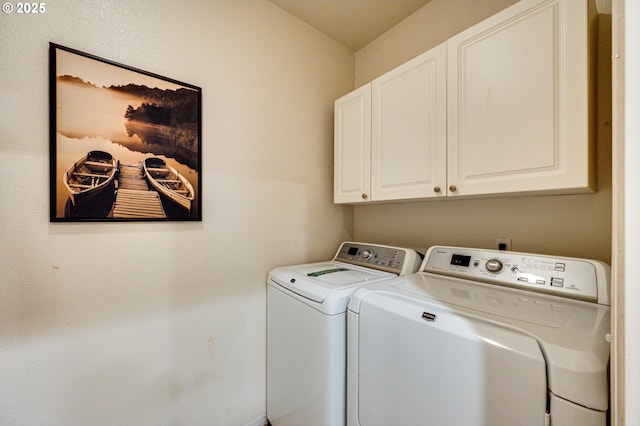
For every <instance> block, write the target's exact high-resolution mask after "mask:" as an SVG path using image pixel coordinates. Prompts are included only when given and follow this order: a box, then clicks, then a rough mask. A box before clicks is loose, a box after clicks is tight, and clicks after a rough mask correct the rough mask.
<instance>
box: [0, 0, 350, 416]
mask: <svg viewBox="0 0 640 426" xmlns="http://www.w3.org/2000/svg"><path fill="white" fill-rule="evenodd" d="M50 41H52V42H55V43H58V44H62V45H65V46H69V47H72V48H75V49H78V50H81V51H84V52H88V53H91V54H95V55H98V56H100V57H104V58H107V59H110V60H114V61H117V62H121V63H125V64H128V65H131V66H133V67H137V68H140V69H144V70H148V71H152V72H154V73H157V74H160V75H164V76H168V77H171V78H174V79H177V80H180V81H184V82H188V83H191V84H195V85H198V86H200V87H202V89H203V123H202V125H203V145H202V153H203V169H204V170H203V176H202V177H203V186H202V199H203V221H202V222H201V223H93V224H91V223H81V224H77V223H76V224H72V223H49V221H48V208H49V207H48V205H49V203H48V198H49V167H48V161H49V160H48V159H49V123H48V108H49V103H48V68H47V58H48V56H47V55H48V52H47V50H48V43H49V42H50ZM353 76H354V56H353V53H351V52H349V51H348V50H347V49H346V48H344V47H342V46H340V45H338V44H337V43H336V42H334V41H331V40H329V39H328V38H326V37H324V36H322V35H320V34H319V33H317V32H315V31H314V30H312V29H310V28H309V27H308V26H306V25H304V24H302V23H301V22H299V21H297V20H295V19H293V18H292V17H290V16H289V15H287V14H285V13H284V12H283V11H281V10H280V9H278V8H277V7H275V6H273V5H272V4H271V3H268V2H267V1H266V0H253V1H251V0H234V1H229V0H215V1H204V0H203V1H196V0H193V1H183V2H175V1H172V0H162V1H158V0H141V1H135V2H132V1H127V0H102V1H81V0H77V1H71V0H67V1H62V0H57V1H49V2H46V12H45V13H44V14H42V15H17V14H15V13H12V14H5V13H2V14H1V15H0V177H1V181H2V190H1V191H0V198H1V202H0V242H1V243H0V288H1V293H0V383H1V385H0V424H2V425H27V424H29V425H37V424H47V425H99V424H105V425H106V424H121V425H124V424H139V425H143V424H146V425H152V424H153V425H160V424H163V425H171V424H175V425H203V424H209V425H245V424H259V423H260V422H261V420H262V419H264V411H265V284H264V282H265V277H266V274H267V272H268V271H269V270H270V269H271V268H273V267H275V266H278V265H283V264H294V263H301V262H306V261H314V260H323V259H326V258H329V257H330V256H332V255H333V253H334V250H335V249H336V247H337V245H338V243H339V242H340V241H342V240H344V239H347V238H349V236H350V235H351V233H352V231H353V223H352V209H351V208H349V207H339V206H334V205H333V204H332V170H333V156H332V152H333V151H332V150H333V121H332V119H333V100H334V99H335V98H337V97H339V96H340V95H342V94H343V93H346V92H348V91H349V90H351V89H352V88H353ZM88 107H89V108H90V106H88Z"/></svg>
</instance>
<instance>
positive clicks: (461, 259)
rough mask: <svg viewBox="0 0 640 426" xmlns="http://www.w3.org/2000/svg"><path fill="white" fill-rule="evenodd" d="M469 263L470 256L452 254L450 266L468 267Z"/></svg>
mask: <svg viewBox="0 0 640 426" xmlns="http://www.w3.org/2000/svg"><path fill="white" fill-rule="evenodd" d="M470 263H471V256H463V255H461V254H454V255H453V256H451V264H452V265H456V266H469V264H470Z"/></svg>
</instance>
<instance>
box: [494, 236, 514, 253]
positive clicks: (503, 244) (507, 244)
mask: <svg viewBox="0 0 640 426" xmlns="http://www.w3.org/2000/svg"><path fill="white" fill-rule="evenodd" d="M496 248H497V249H498V250H506V251H510V250H511V238H496Z"/></svg>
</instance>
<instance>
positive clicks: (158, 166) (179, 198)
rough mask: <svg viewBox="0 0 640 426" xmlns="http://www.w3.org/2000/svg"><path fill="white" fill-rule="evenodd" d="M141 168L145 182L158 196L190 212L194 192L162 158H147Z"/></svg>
mask: <svg viewBox="0 0 640 426" xmlns="http://www.w3.org/2000/svg"><path fill="white" fill-rule="evenodd" d="M143 167H144V174H145V177H146V178H147V181H148V182H149V184H150V185H151V186H152V187H153V188H154V189H155V190H157V191H158V192H159V193H160V195H162V196H164V197H165V198H167V199H169V200H171V201H173V202H174V203H176V204H177V205H179V206H180V207H182V208H184V209H185V210H187V211H191V204H192V203H193V199H194V196H195V191H194V190H193V186H192V185H191V183H190V182H189V181H188V180H187V178H185V177H184V176H182V175H181V174H180V173H179V172H178V171H177V170H176V169H175V168H173V167H171V166H170V165H168V164H167V163H166V161H164V160H163V159H162V158H157V157H151V158H147V159H145V160H144V162H143Z"/></svg>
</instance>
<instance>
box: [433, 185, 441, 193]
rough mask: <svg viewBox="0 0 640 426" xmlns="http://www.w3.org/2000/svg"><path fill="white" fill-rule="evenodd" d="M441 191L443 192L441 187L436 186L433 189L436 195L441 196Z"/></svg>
mask: <svg viewBox="0 0 640 426" xmlns="http://www.w3.org/2000/svg"><path fill="white" fill-rule="evenodd" d="M440 191H441V189H440V187H439V186H434V187H433V192H435V193H436V194H439V193H440Z"/></svg>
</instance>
